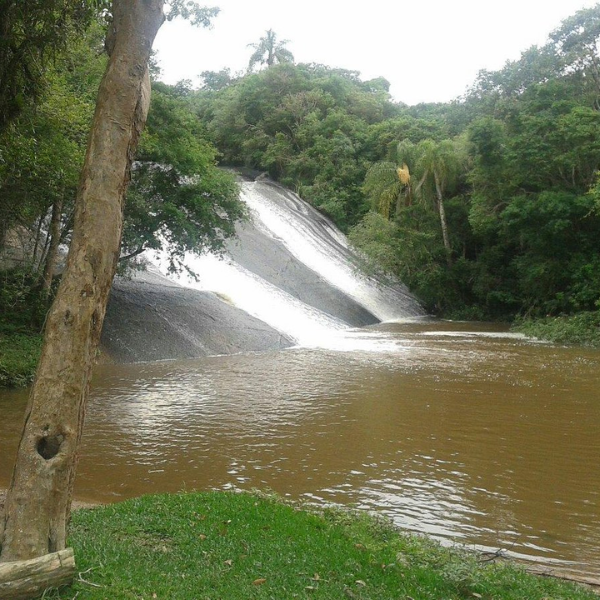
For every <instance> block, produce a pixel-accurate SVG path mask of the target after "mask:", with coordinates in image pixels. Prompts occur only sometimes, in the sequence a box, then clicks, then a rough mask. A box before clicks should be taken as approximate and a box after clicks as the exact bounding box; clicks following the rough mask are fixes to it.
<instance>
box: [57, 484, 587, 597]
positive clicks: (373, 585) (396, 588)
mask: <svg viewBox="0 0 600 600" xmlns="http://www.w3.org/2000/svg"><path fill="white" fill-rule="evenodd" d="M313 510H314V509H309V510H301V509H299V508H298V507H297V506H293V505H289V504H286V503H285V502H283V501H282V500H281V499H279V498H276V497H271V496H266V495H264V494H261V495H255V494H248V493H244V494H237V493H233V492H205V493H191V494H175V495H159V496H145V497H140V498H136V499H133V500H129V501H126V502H123V503H119V504H113V505H108V506H102V507H98V508H95V509H94V510H81V511H76V512H75V513H74V514H73V522H72V528H71V536H70V544H71V545H72V546H73V548H74V550H75V556H76V559H77V569H78V572H79V573H80V574H81V575H80V576H79V577H78V579H77V580H76V582H75V583H74V585H73V586H72V587H69V588H67V589H64V590H62V591H61V592H60V593H54V595H50V596H49V595H46V597H47V598H65V599H66V598H72V597H74V596H77V598H80V599H96V598H97V599H100V598H107V597H110V598H115V599H117V598H134V597H135V598H181V599H185V598H190V599H191V598H225V599H229V598H231V599H241V598H244V599H245V598H309V597H318V598H336V599H338V598H361V599H367V598H368V599H377V598H381V599H386V600H388V599H389V598H414V599H417V598H423V599H425V598H511V599H514V600H517V599H523V600H525V599H528V600H533V599H536V598H538V599H540V600H541V599H542V598H562V599H577V600H583V599H588V600H591V599H592V598H597V596H595V595H594V594H593V593H592V592H591V591H590V590H588V589H586V588H583V587H580V586H577V585H574V584H571V583H565V582H561V581H557V580H555V579H552V578H542V577H536V576H532V575H529V574H527V573H526V572H525V571H524V570H523V569H522V568H520V567H519V566H515V565H513V564H507V563H504V562H500V563H495V562H491V561H489V560H487V557H481V556H478V555H476V554H473V553H468V552H462V551H459V550H450V549H448V548H443V547H441V546H439V545H438V544H437V543H435V542H433V541H431V540H429V539H427V538H424V537H420V536H410V535H406V534H403V533H401V532H399V531H398V530H397V529H396V528H394V527H393V526H392V525H391V524H390V523H389V522H387V521H384V520H383V519H379V518H375V517H372V516H369V515H367V514H365V513H351V512H348V511H345V510H343V511H342V510H338V509H322V510H319V511H318V512H313Z"/></svg>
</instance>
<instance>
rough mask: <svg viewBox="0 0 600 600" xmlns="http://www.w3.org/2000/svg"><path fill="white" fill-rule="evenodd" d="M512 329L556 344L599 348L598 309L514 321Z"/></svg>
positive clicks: (599, 322)
mask: <svg viewBox="0 0 600 600" xmlns="http://www.w3.org/2000/svg"><path fill="white" fill-rule="evenodd" d="M512 329H513V331H518V332H520V333H524V334H525V335H528V336H531V337H536V338H539V339H541V340H546V341H549V342H554V343H556V344H573V345H578V346H588V347H591V348H600V310H599V311H593V312H581V313H578V314H576V315H571V316H568V317H567V316H564V317H547V318H545V319H532V320H529V319H528V320H521V321H516V322H515V323H514V325H513V326H512Z"/></svg>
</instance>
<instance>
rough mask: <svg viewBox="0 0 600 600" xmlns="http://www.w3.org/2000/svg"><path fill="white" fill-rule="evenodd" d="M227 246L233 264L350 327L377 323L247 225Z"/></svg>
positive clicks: (275, 241) (367, 312) (347, 297)
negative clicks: (233, 261)
mask: <svg viewBox="0 0 600 600" xmlns="http://www.w3.org/2000/svg"><path fill="white" fill-rule="evenodd" d="M236 233H237V239H236V240H235V241H233V242H230V243H229V244H228V254H229V255H230V256H231V257H232V258H233V259H234V260H235V262H236V263H237V264H239V265H241V266H242V267H244V268H245V269H247V270H248V271H250V272H252V273H254V274H256V275H258V276H259V277H261V278H262V279H264V280H265V281H268V282H269V283H272V284H273V285H274V286H275V287H277V288H279V289H281V290H283V291H285V292H287V293H288V294H290V295H291V296H293V297H294V298H297V299H298V300H300V301H302V302H304V303H305V304H308V305H310V306H313V307H314V308H316V309H318V310H320V311H322V312H324V313H325V314H328V315H330V316H332V317H334V318H336V319H340V320H341V321H343V322H344V323H346V324H347V325H349V326H351V327H363V326H365V325H373V324H375V323H378V322H379V319H378V318H377V317H375V316H374V315H373V314H372V313H371V312H369V311H368V310H367V309H366V308H364V307H363V306H361V305H360V304H359V303H358V302H356V301H355V300H353V299H352V298H351V297H350V296H348V295H347V294H345V293H344V292H342V291H341V290H339V289H338V288H336V287H334V286H332V285H331V284H330V283H329V282H328V281H326V280H325V279H324V278H323V277H321V276H320V275H319V274H318V273H316V272H315V271H313V270H312V269H309V268H308V267H307V266H306V265H305V264H303V263H302V262H300V261H299V260H298V259H297V258H296V257H295V256H294V255H293V254H292V253H291V252H290V251H289V250H288V249H287V248H286V247H285V245H284V244H283V243H282V242H281V241H279V240H277V239H275V238H273V237H272V236H269V235H267V234H266V233H265V232H264V231H261V230H260V229H258V228H257V227H254V226H253V225H252V224H251V223H250V224H249V223H244V224H242V225H240V226H238V227H237V228H236Z"/></svg>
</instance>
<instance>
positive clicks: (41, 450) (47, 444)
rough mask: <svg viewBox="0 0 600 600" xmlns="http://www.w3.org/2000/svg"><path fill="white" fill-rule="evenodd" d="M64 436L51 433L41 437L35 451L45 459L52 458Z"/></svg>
mask: <svg viewBox="0 0 600 600" xmlns="http://www.w3.org/2000/svg"><path fill="white" fill-rule="evenodd" d="M64 439H65V438H64V437H63V436H62V435H51V436H48V437H43V438H42V439H41V440H40V441H39V442H38V443H37V451H38V454H39V455H40V456H41V457H42V458H43V459H45V460H50V459H51V458H54V457H55V456H56V455H57V454H58V451H59V450H60V446H61V444H62V443H63V441H64Z"/></svg>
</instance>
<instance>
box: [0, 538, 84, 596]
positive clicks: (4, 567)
mask: <svg viewBox="0 0 600 600" xmlns="http://www.w3.org/2000/svg"><path fill="white" fill-rule="evenodd" d="M74 576H75V557H74V555H73V549H72V548H67V549H66V550H61V551H60V552H53V553H52V554H46V555H44V556H40V557H38V558H32V559H31V560H20V561H14V562H5V563H0V600H26V599H28V598H34V597H36V596H39V595H40V594H42V593H43V592H44V590H46V589H48V588H57V587H60V586H61V585H68V584H70V583H71V582H72V581H73V577H74Z"/></svg>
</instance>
